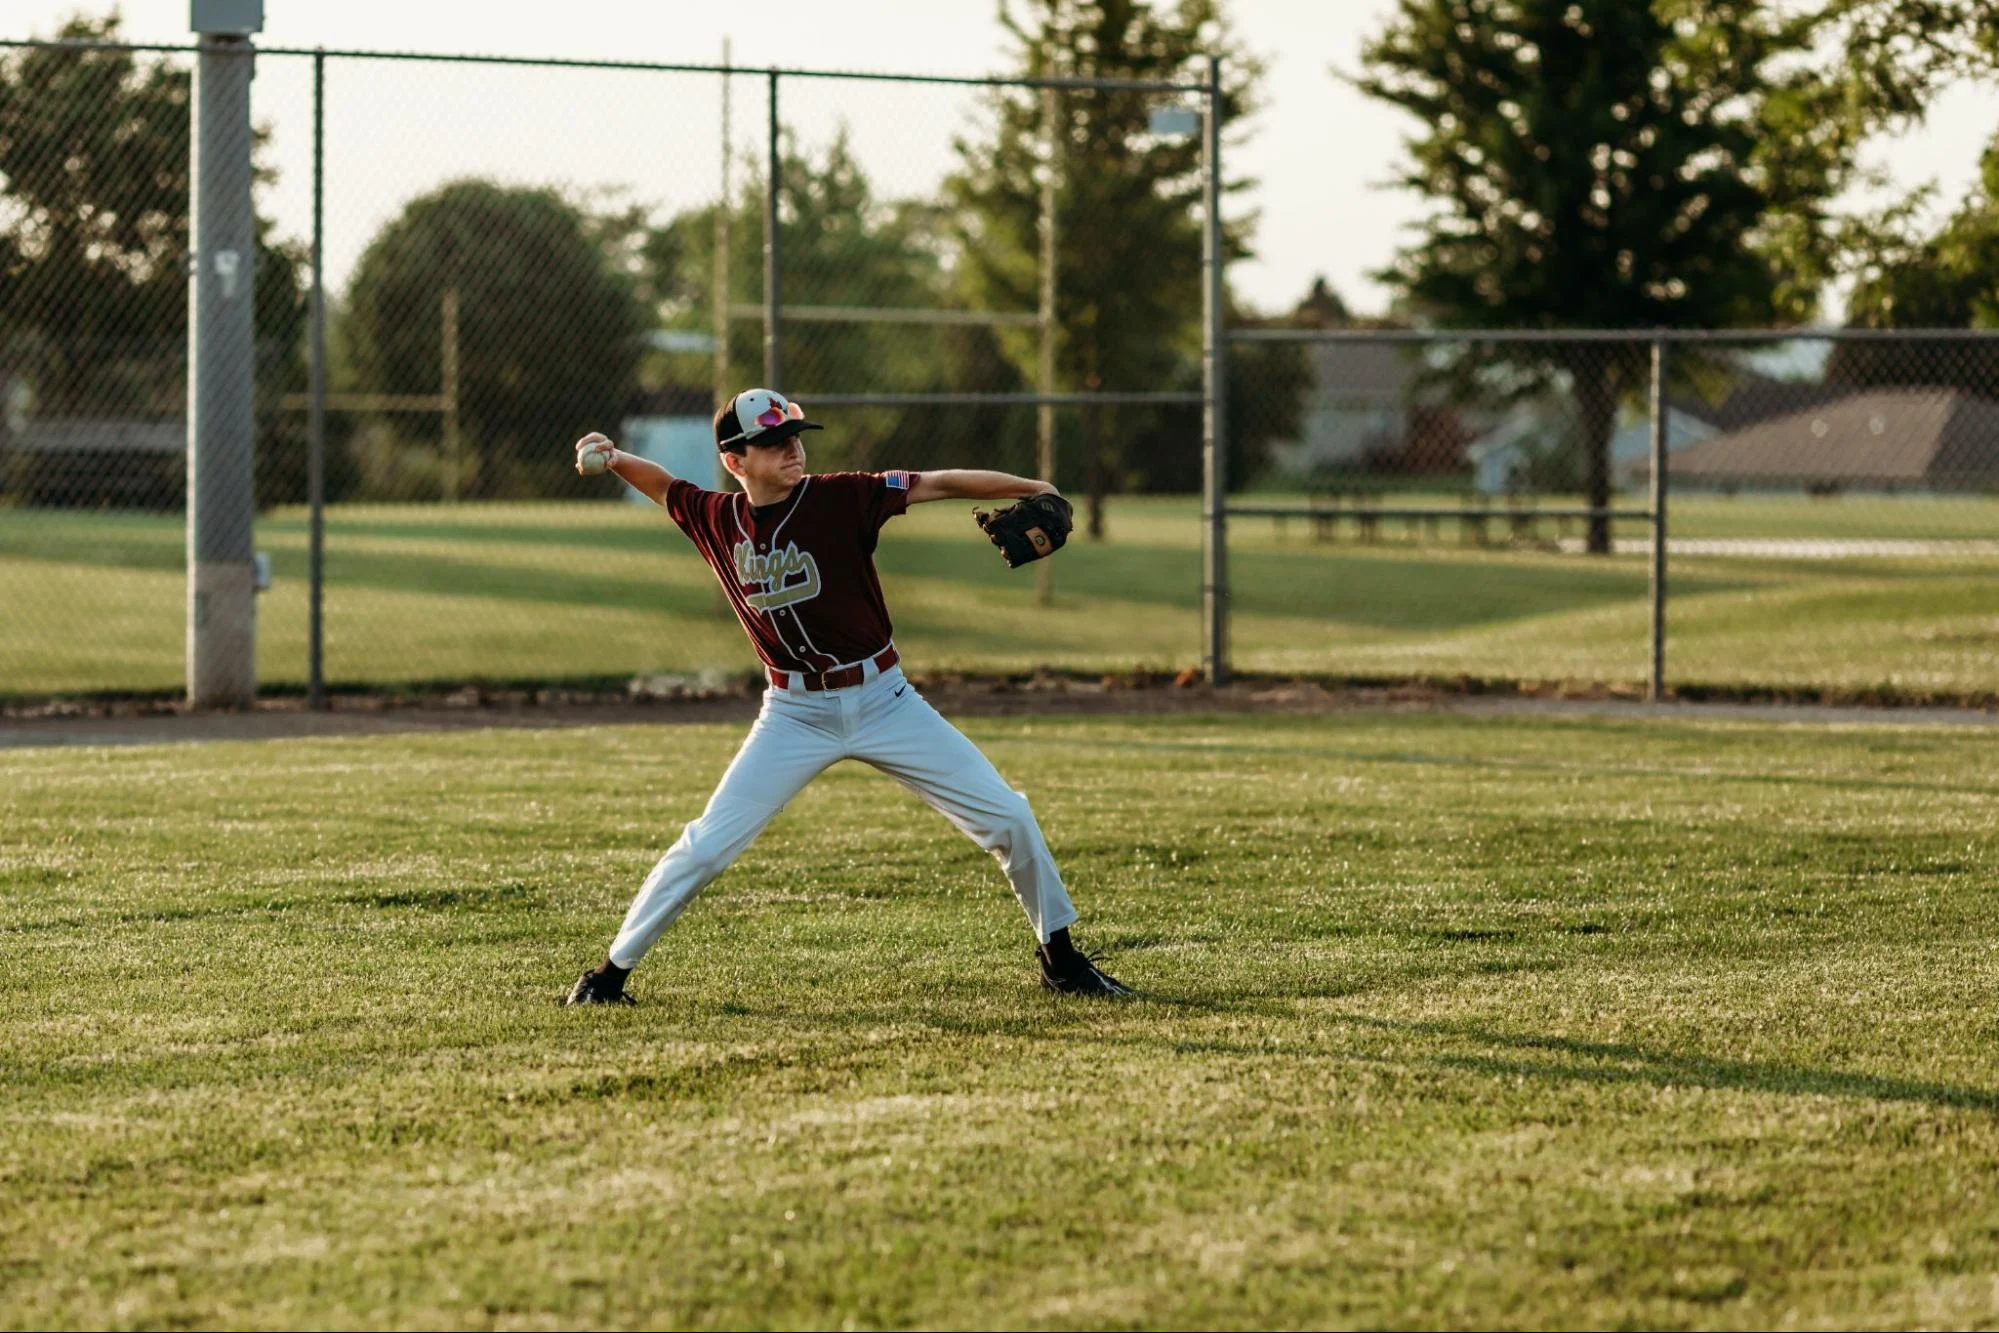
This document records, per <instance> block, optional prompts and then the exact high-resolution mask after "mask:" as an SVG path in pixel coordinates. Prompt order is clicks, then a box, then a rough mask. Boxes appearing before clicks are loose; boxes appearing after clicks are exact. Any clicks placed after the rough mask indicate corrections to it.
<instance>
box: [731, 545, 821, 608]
mask: <svg viewBox="0 0 1999 1333" xmlns="http://www.w3.org/2000/svg"><path fill="white" fill-rule="evenodd" d="M735 557H736V577H737V578H739V579H741V580H742V581H743V582H744V583H745V584H747V585H750V586H756V585H759V584H761V585H762V587H763V591H762V592H753V593H746V594H745V596H746V597H747V599H748V601H749V604H750V605H751V606H753V607H755V608H756V609H757V610H759V611H775V610H777V609H778V608H779V607H781V606H796V605H798V604H799V603H800V602H809V601H811V600H812V599H813V598H814V597H817V596H818V595H819V562H818V561H817V560H814V559H813V558H812V552H810V551H801V550H799V549H798V543H797V542H787V543H785V547H784V549H783V550H782V551H773V552H771V553H770V554H769V555H758V554H757V548H756V543H754V542H752V541H750V540H749V539H748V538H744V539H743V540H742V541H739V542H737V543H736V549H735ZM794 574H798V575H803V576H804V577H803V578H800V579H799V580H798V581H797V582H795V583H794V582H789V581H788V580H790V579H791V577H792V576H793V575H794Z"/></svg>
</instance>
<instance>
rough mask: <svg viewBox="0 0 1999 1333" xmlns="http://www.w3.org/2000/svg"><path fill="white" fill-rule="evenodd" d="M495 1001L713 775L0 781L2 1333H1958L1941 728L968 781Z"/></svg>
mask: <svg viewBox="0 0 1999 1333" xmlns="http://www.w3.org/2000/svg"><path fill="white" fill-rule="evenodd" d="M968 730H969V731H970V732H971V733H972V735H973V736H974V737H975V738H976V739H978V740H979V741H980V742H981V743H983V744H985V745H986V746H987V747H989V750H990V752H991V753H992V754H993V756H994V758H995V760H996V761H997V762H998V763H999V764H1000V766H1001V768H1002V769H1003V770H1004V771H1006V772H1007V773H1008V775H1009V776H1010V777H1012V778H1013V779H1014V780H1015V781H1016V782H1020V783H1022V784H1023V785H1025V786H1026V788H1027V789H1028V790H1029V793H1030V795H1031V796H1032V797H1033V799H1034V800H1035V803H1036V805H1037V808H1038V810H1039V811H1040V813H1041V815H1042V818H1043V821H1044V824H1045V826H1046V827H1047V829H1048V832H1049V835H1050V838H1051V841H1052V842H1053V844H1054V846H1055V848H1056V849H1057V852H1058V855H1059V856H1061V858H1062V859H1063V861H1064V864H1065V866H1066V868H1067V872H1068V875H1069V877H1070V879H1071V881H1072V883H1073V885H1074V888H1075V891H1076V895H1077V897H1078V899H1079V901H1080V903H1081V905H1082V906H1083V908H1084V911H1085V913H1086V918H1085V923H1084V924H1085V928H1086V930H1087V934H1086V936H1085V943H1087V944H1092V945H1095V946H1102V947H1107V948H1109V949H1110V950H1111V951H1112V959H1113V963H1112V965H1113V967H1114V970H1115V971H1116V972H1117V973H1118V974H1120V975H1121V976H1123V977H1124V978H1125V979H1126V980H1128V981H1131V982H1133V983H1135V984H1137V985H1139V986H1140V987H1142V988H1143V989H1144V991H1145V992H1147V995H1148V997H1149V998H1147V999H1145V1000H1143V1001H1140V1002H1136V1003H1131V1004H1126V1005H1110V1006H1104V1005H1088V1004H1077V1003H1065V1002H1060V1001H1056V1000H1053V999H1051V998H1048V997H1045V996H1043V995H1041V994H1040V993H1039V992H1038V991H1036V990H1035V989H1033V988H1032V987H1031V985H1030V980H1031V973H1030V970H1029V966H1028V957H1027V945H1028V937H1027V933H1026V930H1025V927H1024V925H1023V923H1022V921H1021V920H1020V918H1019V912H1018V909H1017V908H1016V907H1015V906H1014V904H1013V902H1012V899H1011V896H1010V895H1009V894H1007V892H1006V890H1005V888H1004V886H1003V884H1002V883H1001V881H1000V879H999V877H998V874H997V872H996V870H995V869H994V867H993V865H992V864H991V862H990V861H989V860H987V859H986V858H984V857H982V856H981V855H980V854H978V853H977V852H976V851H975V850H974V849H973V848H972V847H971V846H970V844H968V843H965V842H963V841H962V840H960V839H959V838H958V837H957V836H956V835H955V834H953V833H952V832H951V831H950V830H949V829H948V828H947V827H946V826H945V825H944V824H943V822H942V821H941V820H939V819H937V818H936V817H935V816H933V815H932V814H931V813H930V812H929V811H927V810H926V809H924V808H922V807H920V806H919V805H918V804H917V803H916V801H915V800H914V799H913V798H911V797H909V796H907V795H905V794H904V793H903V792H902V791H901V790H900V789H899V788H897V787H895V786H894V785H893V784H891V783H889V782H888V781H886V780H884V779H882V778H880V777H878V776H876V775H874V774H872V773H869V772H867V771H866V770H861V769H857V768H854V767H852V766H844V767H842V768H838V769H835V770H834V771H833V772H831V773H829V774H828V775H827V776H826V777H825V778H824V779H822V780H821V782H820V783H818V784H816V785H815V786H813V787H811V788H809V789H807V791H806V792H805V794H804V795H803V796H801V797H800V799H799V800H798V801H796V802H795V803H794V804H793V806H792V807H791V808H790V809H789V810H788V811H787V812H786V813H785V814H784V815H783V816H782V817H780V819H779V820H778V822H777V823H776V824H774V825H773V826H772V829H771V830H770V832H769V833H768V834H767V835H766V837H765V838H764V840H763V841H761V842H760V843H759V844H758V845H757V846H756V847H754V848H753V849H752V850H751V852H750V853H749V855H748V856H747V857H746V858H745V859H744V860H743V861H742V862H740V863H739V864H738V865H737V866H736V867H735V868H734V869H733V870H731V871H730V872H729V873H728V874H727V875H726V876H725V877H724V878H723V879H722V880H721V881H719V882H718V883H717V884H716V885H715V886H714V887H713V888H712V889H711V890H710V892H709V894H708V896H707V897H706V898H705V899H704V900H702V901H701V902H699V903H697V904H696V905H695V907H694V908H693V909H692V910H690V912H689V913H688V915H687V916H686V917H685V918H684V919H683V921H682V922H681V923H680V925H679V926H677V927H676V928H675V930H674V931H673V932H671V933H669V935H668V936H667V938H666V939H665V940H664V941H663V943H662V944H661V946H660V948H659V949H658V950H657V951H656V952H655V954H654V955H653V957H652V958H651V959H650V960H648V962H647V963H646V964H645V965H644V967H643V968H642V969H641V970H640V971H639V972H638V973H637V974H635V977H634V990H635V991H636V992H637V993H639V994H640V995H641V996H642V997H643V999H644V1000H645V1003H644V1004H643V1005H642V1006H641V1007H639V1008H637V1009H632V1010H621V1011H607V1012H578V1011H566V1010H563V1009H561V1008H560V1007H558V1006H557V1005H556V1003H555V997H556V995H557V994H558V992H559V991H560V989H561V988H562V987H563V986H564V985H565V984H566V983H567V982H568V981H569V980H571V979H572V977H573V976H574V974H575V972H576V971H577V969H578V968H579V967H580V966H582V965H583V964H585V963H587V962H588V961H589V960H590V959H591V958H592V957H593V956H594V955H595V954H596V953H597V951H599V950H600V949H601V948H602V946H603V944H604V942H605V940H606V938H607V937H608V933H609V932H610V931H611V930H612V928H613V927H614V925H615V923H616V921H617V918H618V917H619V915H620V914H621V912H622V910H623V908H624V905H625V903H626V901H627V900H628V897H629V895H630V893H631V891H632V889H633V887H634V886H635V884H636V882H637V880H638V879H639V878H640V876H642V874H643V873H644V871H645V870H646V868H647V867H648V866H649V864H650V863H651V861H652V859H653V857H654V856H655V855H656V854H657V853H658V851H660V850H661V849H663V848H664V847H665V846H666V845H667V843H668V842H670V841H671V839H672V838H673V837H674V836H675V834H676V832H677V829H678V824H679V821H681V820H682V819H684V818H687V817H689V816H690V815H691V814H692V813H693V812H694V811H696V810H697V809H698V807H699V805H700V803H701V801H702V800H703V799H704V798H705V795H706V793H707V791H708V788H709V786H710V784H711V783H712V782H713V780H714V778H715V777H716V775H717V774H718V773H719V772H720V770H721V768H722V766H723V765H724V763H725V762H726V761H727V759H728V757H729V755H730V754H731V752H732V750H733V747H734V745H735V743H736V741H737V739H738V735H739V731H740V729H739V728H736V727H717V726H699V727H696V726H688V727H668V726H661V727H649V728H629V729H593V730H576V731H565V732H535V733H528V732H502V731H492V732H480V733H457V734H449V735H445V734H436V735H428V736H404V737H375V738H350V739H337V740H316V741H298V742H266V743H263V744H210V745H199V746H172V747H153V748H131V749H118V750H41V751H31V750H0V791H4V792H6V793H7V797H6V810H7V813H8V818H7V819H6V820H5V821H4V822H0V947H4V949H5V956H6V960H7V962H6V966H5V967H4V968H0V1081H4V1086H5V1088H6V1090H7V1095H6V1097H5V1099H4V1102H0V1199H4V1205H0V1324H4V1325H5V1326H7V1327H39V1326H55V1327H76V1328H87V1327H114V1328H128V1327H130V1328H137V1327H209V1326H221V1325H230V1326H271V1327H298V1328H310V1327H325V1326H391V1325H393V1326H398V1327H417V1326H422V1327H433V1326H451V1327H508V1328H516V1327H550V1326H558V1325H560V1326H628V1325H631V1326H636V1325H644V1326H653V1327H708V1326H724V1327H732V1326H744V1325H766V1326H784V1327H840V1326H849V1327H854V1326H931V1325H948V1326H959V1327H991V1326H1013V1325H1019V1326H1039V1327H1050V1326H1085V1327H1136V1326H1148V1327H1176V1326H1188V1325H1202V1326H1271V1325H1279V1326H1284V1325H1371V1326H1380V1325H1396V1326H1455V1327H1489V1326H1522V1327H1525V1326H1534V1327H1541V1326H1637V1325H1648V1326H1670V1327H1743V1326H1749V1327H1756V1326H1776V1325H1783V1326H1799V1327H1855V1326H1863V1327H1884V1326H1937V1325H1949V1326H1963V1325H1986V1324H1990V1323H1992V1322H1994V1321H1995V1320H1999V1070H1995V1065H1994V1059H1993V1055H1994V1050H1995V1041H1999V1023H1995V1019H1994V1001H1995V995H1996V994H1999V828H1996V827H1995V823H1994V821H1993V819H1992V810H1993V808H1994V798H1995V797H1999V759H1995V751H1994V748H1993V744H1992V737H1991V735H1990V734H1989V731H1988V730H1987V729H1984V728H1977V729H1964V730H1949V729H1940V728H1932V729H1924V728H1917V727H1889V726H1852V727H1833V726H1808V725H1775V724H1767V725H1766V724H1750V723H1740V724H1738V723H1711V722H1710V723H1696V722H1670V721H1647V722H1642V723H1639V722H1617V721H1604V720H1598V721H1586V720H1556V719H1542V720H1536V719H1516V720H1497V719H1478V718H1469V717H1457V716H1450V715H1402V714H1391V713H1348V714H1332V715H1325V716H1318V717H1297V716H1291V717H1231V718H1220V717H1199V716H1193V717H1176V718H1170V719H1158V718H1153V719H1097V720H1084V719H1073V718H1069V719H1065V718H1059V717H1056V718H1039V719H1032V720H1024V721H1023V720H1015V721H987V722H976V723H971V724H968Z"/></svg>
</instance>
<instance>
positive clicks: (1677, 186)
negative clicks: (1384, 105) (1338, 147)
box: [1357, 0, 1859, 553]
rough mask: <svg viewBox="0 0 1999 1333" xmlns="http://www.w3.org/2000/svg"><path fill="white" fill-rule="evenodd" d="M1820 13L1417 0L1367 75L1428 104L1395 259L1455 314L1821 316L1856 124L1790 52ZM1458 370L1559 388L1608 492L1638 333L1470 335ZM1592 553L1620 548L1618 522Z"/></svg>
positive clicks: (1440, 319) (1402, 284)
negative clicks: (1410, 222) (1429, 207)
mask: <svg viewBox="0 0 1999 1333" xmlns="http://www.w3.org/2000/svg"><path fill="white" fill-rule="evenodd" d="M1814 31H1815V29H1814V25H1813V24H1812V23H1811V22H1808V21H1802V20H1800V21H1790V20H1787V19H1785V18H1784V17H1782V16H1781V15H1779V14H1777V13H1776V12H1775V11H1774V8H1773V6H1771V5H1768V4H1765V3H1763V2H1762V0H1652V3H1650V4H1637V3H1631V2H1630V0H1402V2H1401V5H1400V8H1399V10H1398V12H1397V14H1396V16H1395V18H1394V19H1393V20H1392V21H1391V23H1390V24H1389V26H1388V27H1387V29H1386V30H1385V31H1384V32H1382V33H1381V34H1380V35H1379V36H1377V37H1376V38H1375V39H1374V40H1373V41H1371V42H1370V43H1368V45H1367V47H1366V48H1365V51H1364V53H1363V57H1362V58H1363V61H1364V66H1365V69H1366V73H1365V74H1364V76H1363V77H1361V78H1360V79H1359V80H1357V83H1358V85H1359V87H1360V88H1361V89H1362V90H1363V91H1365V92H1367V93H1368V94H1370V95H1371V96H1374V97H1377V98H1380V99H1382V100H1384V101H1387V102H1390V103H1393V104H1394V105H1396V106H1400V107H1402V108H1403V109H1405V110H1407V111H1409V112H1410V113H1411V114H1413V115H1414V116H1415V117H1416V119H1417V120H1418V122H1419V124H1420V125H1421V127H1422V128H1421V129H1419V130H1418V131H1417V133H1416V135H1415V136H1414V137H1413V138H1412V139H1411V140H1410V143H1409V152H1410V158H1411V165H1410V167H1409V169H1408V171H1407V172H1406V173H1405V174H1404V176H1403V177H1402V180H1401V183H1402V184H1403V185H1404V186H1405V187H1407V188H1409V189H1412V190H1415V191H1417V192H1419V193H1422V194H1424V195H1427V196H1428V197H1429V198H1430V199H1431V200H1433V201H1434V203H1435V208H1434V210H1433V211H1432V213H1431V214H1430V216H1429V217H1428V218H1427V219H1426V220H1425V222H1424V223H1423V224H1422V227H1421V235H1420V238H1419V239H1418V240H1417V241H1416V243H1414V244H1412V245H1410V246H1408V247H1407V248H1405V249H1403V250H1402V251H1401V252H1400V253H1399V254H1398V256H1397V258H1396V261H1395V262H1394V264H1393V265H1392V266H1391V267H1389V268H1388V269H1386V270H1384V271H1383V272H1382V273H1381V274H1380V278H1381V279H1382V280H1383V281H1385V282H1388V283H1390V284H1391V285H1393V286H1394V287H1396V288H1397V289H1399V291H1400V293H1401V294H1402V297H1403V298H1404V299H1405V300H1406V301H1407V302H1408V303H1409V305H1411V306H1412V307H1413V308H1414V309H1415V311H1416V312H1418V313H1420V314H1423V315H1426V316H1428V317H1430V318H1432V319H1434V320H1435V322H1436V323H1438V324H1439V325H1442V326H1443V327H1446V328H1450V327H1459V328H1463V327H1480V326H1485V327H1505V328H1548V329H1555V328H1651V327H1668V326H1677V327H1727V326H1729V325H1743V324H1766V323H1772V322H1783V321H1788V320H1793V319H1798V318H1802V317H1804V316H1806V315H1808V314H1809V313H1810V311H1811V310H1812V308H1813V304H1814V301H1815V299H1816V292H1817V287H1818V284H1819V283H1820V282H1822V281H1823V278H1824V276H1825V274H1826V272H1827V268H1828V251H1829V245H1828V241H1827V237H1828V236H1829V234H1830V231H1831V229H1830V227H1829V224H1828V222H1827V218H1826V212H1825V203H1826V201H1827V200H1828V199H1829V198H1830V197H1831V196H1832V195H1833V194H1835V193H1836V192H1837V191H1838V189H1839V188H1840V186H1841V185H1842V184H1843V183H1844V180H1845V179H1846V175H1847V172H1848V171H1849V170H1850V166H1851V162H1852V155H1853V152H1854V150H1855V148H1856V147H1857V143H1858V137H1859V136H1858V132H1857V130H1856V129H1855V127H1854V126H1853V125H1852V124H1851V123H1850V122H1848V121H1844V120H1841V119H1840V118H1838V117H1833V116H1828V115H1826V114H1824V112H1825V107H1826V103H1827V99H1828V97H1829V96H1830V94H1829V93H1828V91H1827V90H1826V89H1825V88H1823V87H1822V86H1821V85H1819V84H1817V83H1815V82H1813V81H1812V79H1811V78H1810V77H1809V71H1808V70H1804V69H1802V68H1794V67H1790V66H1787V65H1786V63H1785V62H1786V60H1787V59H1789V58H1795V57H1797V56H1798V55H1799V54H1800V53H1802V52H1806V51H1808V50H1809V48H1810V43H1811V41H1812V38H1813V34H1814ZM1787 69H1788V70H1789V72H1786V70H1787ZM1456 369H1458V370H1459V371H1461V372H1462V373H1463V374H1465V375H1466V376H1467V377H1468V378H1477V377H1479V376H1484V377H1485V378H1487V379H1488V380H1497V381H1499V382H1501V383H1503V384H1504V385H1505V386H1506V391H1507V392H1510V393H1514V394H1526V393H1531V392H1536V391H1540V390H1542V389H1544V388H1545V387H1547V386H1549V385H1557V386H1560V387H1562V388H1563V390H1564V391H1565V392H1566V393H1567V394H1569V395H1570V397H1571V398H1572V400H1573V402H1574V405H1575V409H1576V415H1577V436H1578V440H1577V447H1578V448H1579V450H1580V461H1581V468H1580V471H1581V474H1582V478H1581V480H1582V484H1583V488H1584V490H1585V491H1586V493H1587V496H1588V499H1589V502H1590V504H1591V505H1592V506H1594V507H1598V508H1602V507H1604V506H1607V505H1608V503H1609V499H1610V471H1609V458H1608V453H1609V440H1610V434H1611V431H1612V428H1613V426H1614V423H1615V416H1616V410H1617V404H1618V402H1619V399H1620V398H1621V397H1622V396H1623V395H1625V394H1626V393H1629V392H1632V391H1634V390H1635V389H1636V388H1637V387H1638V385H1640V384H1641V383H1642V382H1643V379H1644V376H1645V374H1646V349H1645V348H1643V347H1642V346H1638V345H1632V344H1617V343H1608V344H1605V343H1594V344H1592V343H1571V344H1553V345H1545V346H1540V347H1535V346H1531V345H1521V344H1506V345H1499V346H1483V347H1472V348H1469V349H1467V350H1466V352H1465V353H1464V355H1463V356H1462V357H1461V358H1460V360H1459V362H1458V364H1457V367H1456ZM1589 549H1590V550H1591V551H1594V552H1599V553H1602V552H1607V551H1608V550H1609V549H1610V524H1609V521H1608V520H1607V519H1601V518H1600V519H1597V520H1595V521H1593V522H1592V523H1591V524H1590V529H1589Z"/></svg>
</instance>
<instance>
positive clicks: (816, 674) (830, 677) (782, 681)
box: [770, 644, 900, 692]
mask: <svg viewBox="0 0 1999 1333" xmlns="http://www.w3.org/2000/svg"><path fill="white" fill-rule="evenodd" d="M899 660H900V659H899V658H897V657H896V655H895V645H894V644H890V645H889V646H888V647H886V648H884V649H882V650H881V651H880V652H878V653H876V654H875V656H874V664H875V672H876V674H877V675H879V674H880V673H881V672H884V671H886V670H888V669H889V668H890V667H892V666H894V665H895V664H896V662H897V661H899ZM793 676H796V677H798V683H799V684H801V685H803V686H804V687H805V688H806V689H808V690H813V691H815V692H816V691H818V690H844V689H846V688H847V687H848V686H850V685H858V684H860V683H861V682H862V681H864V680H866V679H867V678H868V668H867V666H866V664H865V663H863V664H862V665H860V666H850V667H835V668H834V669H833V670H831V671H779V670H778V669H777V668H776V667H772V668H770V683H771V684H773V685H775V686H777V687H778V688H779V689H780V690H788V689H790V688H791V678H792V677H793Z"/></svg>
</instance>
